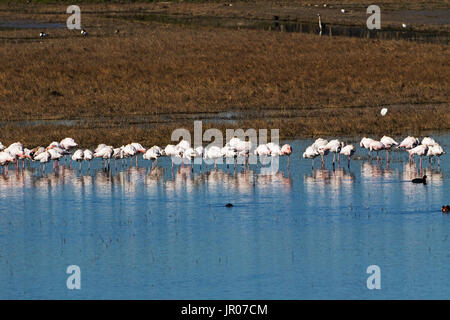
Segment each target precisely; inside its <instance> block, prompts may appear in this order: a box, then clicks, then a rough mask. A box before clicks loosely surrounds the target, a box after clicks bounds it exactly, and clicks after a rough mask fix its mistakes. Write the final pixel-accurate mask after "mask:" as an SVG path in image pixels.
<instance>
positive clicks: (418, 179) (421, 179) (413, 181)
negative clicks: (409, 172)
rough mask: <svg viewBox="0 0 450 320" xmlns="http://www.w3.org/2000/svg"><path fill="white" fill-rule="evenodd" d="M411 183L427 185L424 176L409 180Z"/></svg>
mask: <svg viewBox="0 0 450 320" xmlns="http://www.w3.org/2000/svg"><path fill="white" fill-rule="evenodd" d="M411 182H412V183H423V184H427V176H426V175H424V176H423V177H422V178H415V179H412V180H411Z"/></svg>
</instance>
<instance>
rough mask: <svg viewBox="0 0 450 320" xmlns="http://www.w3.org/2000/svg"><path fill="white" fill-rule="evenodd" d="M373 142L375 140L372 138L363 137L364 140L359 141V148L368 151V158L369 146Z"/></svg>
mask: <svg viewBox="0 0 450 320" xmlns="http://www.w3.org/2000/svg"><path fill="white" fill-rule="evenodd" d="M373 141H375V140H373V139H372V138H366V137H364V138H362V139H361V142H360V143H359V146H360V147H361V148H364V149H368V150H369V158H370V149H369V145H370V144H371V143H372V142H373Z"/></svg>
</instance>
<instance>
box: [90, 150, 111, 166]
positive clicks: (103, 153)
mask: <svg viewBox="0 0 450 320" xmlns="http://www.w3.org/2000/svg"><path fill="white" fill-rule="evenodd" d="M113 154H114V149H113V147H112V146H105V147H103V148H101V149H100V150H98V151H97V152H95V153H94V158H102V159H105V166H106V165H108V167H109V164H110V163H109V162H110V161H111V157H112V155H113Z"/></svg>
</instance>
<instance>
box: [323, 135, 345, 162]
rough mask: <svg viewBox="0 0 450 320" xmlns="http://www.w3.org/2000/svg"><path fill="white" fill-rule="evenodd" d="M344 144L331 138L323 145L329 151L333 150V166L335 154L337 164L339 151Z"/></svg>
mask: <svg viewBox="0 0 450 320" xmlns="http://www.w3.org/2000/svg"><path fill="white" fill-rule="evenodd" d="M343 145H344V143H343V142H342V143H341V142H340V141H339V140H337V139H334V140H331V141H330V142H328V143H327V144H326V145H325V149H327V150H328V151H330V152H333V167H334V163H335V161H336V154H337V155H338V165H339V153H340V152H341V148H342V146H343Z"/></svg>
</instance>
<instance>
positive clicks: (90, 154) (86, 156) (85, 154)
mask: <svg viewBox="0 0 450 320" xmlns="http://www.w3.org/2000/svg"><path fill="white" fill-rule="evenodd" d="M83 158H84V160H87V162H88V170H90V169H91V160H92V159H93V158H94V153H93V152H92V151H91V150H89V149H86V150H84V151H83Z"/></svg>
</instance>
